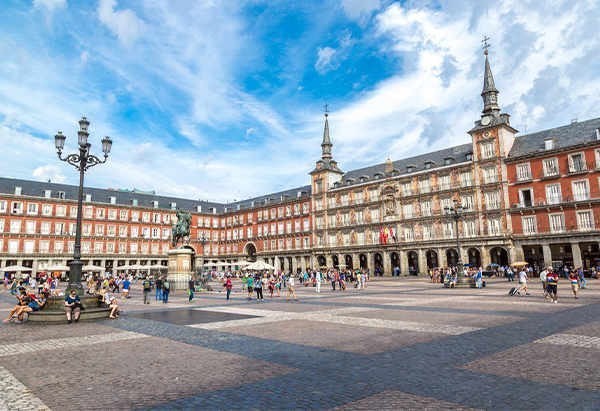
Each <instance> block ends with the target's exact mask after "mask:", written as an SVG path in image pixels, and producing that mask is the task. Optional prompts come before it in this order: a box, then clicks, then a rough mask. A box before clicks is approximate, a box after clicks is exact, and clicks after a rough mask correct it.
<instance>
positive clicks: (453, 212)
mask: <svg viewBox="0 0 600 411" xmlns="http://www.w3.org/2000/svg"><path fill="white" fill-rule="evenodd" d="M467 209H468V207H467V206H463V205H459V204H458V200H454V206H453V207H444V213H445V214H446V215H447V216H450V217H451V218H452V219H453V220H454V223H455V224H456V251H457V253H458V257H457V260H456V270H457V271H458V281H457V284H456V285H457V286H458V285H459V284H468V283H469V281H468V280H467V279H466V278H465V273H464V270H463V264H462V259H461V256H460V255H461V253H460V233H459V231H458V222H459V221H460V220H462V219H463V213H464V212H465V211H467ZM463 286H465V285H463Z"/></svg>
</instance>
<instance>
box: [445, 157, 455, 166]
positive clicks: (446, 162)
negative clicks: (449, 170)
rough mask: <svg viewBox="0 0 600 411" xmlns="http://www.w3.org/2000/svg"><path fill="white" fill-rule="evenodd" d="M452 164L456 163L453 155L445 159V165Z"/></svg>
mask: <svg viewBox="0 0 600 411" xmlns="http://www.w3.org/2000/svg"><path fill="white" fill-rule="evenodd" d="M451 164H454V158H452V157H446V158H445V159H444V165H445V166H449V165H451Z"/></svg>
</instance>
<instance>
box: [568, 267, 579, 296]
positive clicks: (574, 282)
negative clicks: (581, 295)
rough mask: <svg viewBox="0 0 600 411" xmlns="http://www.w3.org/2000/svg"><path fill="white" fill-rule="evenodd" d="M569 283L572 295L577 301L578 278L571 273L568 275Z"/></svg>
mask: <svg viewBox="0 0 600 411" xmlns="http://www.w3.org/2000/svg"><path fill="white" fill-rule="evenodd" d="M569 281H570V282H571V290H573V294H575V299H577V289H578V288H579V276H578V275H577V274H576V273H575V272H572V273H571V275H569Z"/></svg>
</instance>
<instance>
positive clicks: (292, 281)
mask: <svg viewBox="0 0 600 411" xmlns="http://www.w3.org/2000/svg"><path fill="white" fill-rule="evenodd" d="M295 284H296V280H295V279H294V276H293V275H291V274H290V279H289V280H288V294H287V297H286V298H285V300H286V301H290V294H291V295H292V296H293V297H294V301H298V298H296V293H295V292H294V285H295Z"/></svg>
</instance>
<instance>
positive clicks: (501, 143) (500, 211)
mask: <svg viewBox="0 0 600 411" xmlns="http://www.w3.org/2000/svg"><path fill="white" fill-rule="evenodd" d="M487 47H489V45H488V44H487V42H486V44H485V46H484V48H486V50H485V52H484V55H485V64H484V72H483V90H482V91H481V98H482V100H483V110H482V112H481V117H480V118H479V120H477V121H475V126H474V127H473V128H472V129H471V130H470V131H469V134H470V135H471V138H472V144H473V174H474V180H475V197H476V204H478V207H481V209H480V210H481V211H483V213H481V214H479V224H480V226H479V232H480V233H482V234H483V236H482V237H483V246H482V253H481V254H482V263H484V265H485V264H489V263H490V262H491V261H489V259H490V250H491V249H493V248H494V247H503V248H507V250H506V251H508V254H509V256H510V260H511V261H514V258H515V249H514V247H505V245H504V244H503V243H502V242H498V241H499V240H497V239H494V236H496V238H497V235H498V233H500V232H504V233H506V232H509V231H511V229H512V226H511V220H510V218H508V215H507V211H506V210H507V209H508V208H509V207H510V204H509V200H508V173H507V169H506V164H505V162H504V159H506V157H507V156H508V153H509V152H510V149H511V148H512V146H513V143H514V141H515V134H516V133H518V131H517V130H516V129H514V128H513V127H512V126H511V125H510V115H508V114H507V113H502V112H501V111H500V106H499V105H498V94H499V93H500V92H499V91H498V89H497V88H496V84H495V82H494V76H493V75H492V69H491V67H490V61H489V57H488V51H487ZM486 237H489V240H488V239H487V238H486Z"/></svg>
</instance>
